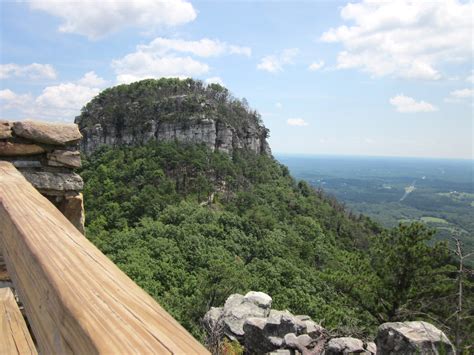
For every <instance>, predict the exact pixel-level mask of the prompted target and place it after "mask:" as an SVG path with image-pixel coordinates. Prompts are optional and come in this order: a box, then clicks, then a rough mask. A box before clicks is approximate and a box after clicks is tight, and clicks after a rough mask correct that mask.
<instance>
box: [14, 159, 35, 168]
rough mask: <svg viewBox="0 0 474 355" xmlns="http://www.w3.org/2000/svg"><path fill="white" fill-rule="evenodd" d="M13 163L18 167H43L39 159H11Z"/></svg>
mask: <svg viewBox="0 0 474 355" xmlns="http://www.w3.org/2000/svg"><path fill="white" fill-rule="evenodd" d="M11 163H12V164H13V165H14V166H15V168H18V169H25V168H41V162H40V161H39V160H11Z"/></svg>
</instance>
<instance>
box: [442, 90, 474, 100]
mask: <svg viewBox="0 0 474 355" xmlns="http://www.w3.org/2000/svg"><path fill="white" fill-rule="evenodd" d="M468 99H470V100H471V102H472V100H473V99H474V89H468V88H466V89H459V90H454V91H451V92H450V93H449V96H448V97H447V98H445V99H444V101H445V102H449V103H462V102H466V101H467V100H468Z"/></svg>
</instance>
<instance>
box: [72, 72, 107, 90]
mask: <svg viewBox="0 0 474 355" xmlns="http://www.w3.org/2000/svg"><path fill="white" fill-rule="evenodd" d="M77 84H79V85H81V86H87V87H91V88H101V87H103V86H104V85H105V84H107V81H106V80H104V79H103V78H101V77H99V76H97V74H96V73H95V72H94V71H90V72H87V73H85V74H84V76H83V77H82V78H80V79H79V80H78V81H77Z"/></svg>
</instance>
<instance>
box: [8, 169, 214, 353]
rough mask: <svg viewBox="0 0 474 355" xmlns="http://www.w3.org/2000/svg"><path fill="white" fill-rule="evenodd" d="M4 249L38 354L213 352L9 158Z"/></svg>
mask: <svg viewBox="0 0 474 355" xmlns="http://www.w3.org/2000/svg"><path fill="white" fill-rule="evenodd" d="M0 251H1V252H2V253H3V257H4V259H5V262H6V265H7V270H8V273H9V275H10V276H11V278H12V280H13V285H14V286H15V289H16V290H17V292H18V294H19V297H20V300H21V301H22V303H23V305H24V307H25V311H26V315H27V319H28V322H29V324H30V326H31V329H32V331H33V335H34V338H35V339H36V344H37V347H38V351H39V352H40V353H43V354H69V353H74V354H99V353H100V354H137V353H142V354H207V353H208V352H207V350H206V349H205V348H204V347H203V346H202V345H201V344H200V343H199V342H198V341H196V340H195V339H194V338H193V337H192V336H191V335H190V334H189V333H188V332H187V331H186V330H185V329H184V328H183V327H182V326H181V325H180V324H179V323H178V322H177V321H176V320H175V319H173V318H172V317H171V316H170V315H169V314H168V313H167V312H166V311H165V310H163V308H161V306H160V305H159V304H158V303H157V302H156V301H155V300H154V299H153V298H152V297H150V296H149V295H148V294H147V293H146V292H145V291H144V290H142V289H141V288H140V287H139V286H137V285H136V284H135V283H134V282H133V281H132V280H131V279H130V278H129V277H128V276H126V275H125V274H124V273H123V272H122V271H121V270H120V269H119V268H118V267H117V266H115V265H114V264H113V263H112V262H111V261H110V260H109V259H108V258H107V257H106V256H105V255H104V254H102V253H101V252H100V251H99V250H98V249H97V248H96V247H95V246H94V245H93V244H92V243H90V242H89V241H88V240H87V239H86V238H85V237H84V236H83V235H82V234H81V233H80V232H79V231H78V230H77V229H76V228H75V227H74V226H73V225H72V224H71V223H70V222H69V221H68V220H67V219H66V218H65V217H64V216H63V215H62V214H61V213H60V212H59V211H58V210H57V209H56V208H55V207H54V206H53V205H52V204H51V203H50V202H49V201H48V200H47V199H46V198H45V197H43V196H41V195H40V194H39V193H38V192H37V191H36V190H35V189H34V188H33V186H31V185H30V184H29V183H28V182H27V181H26V180H25V179H24V178H23V176H22V175H21V174H20V173H19V172H18V171H17V170H16V169H15V168H14V167H13V166H12V165H11V164H10V163H7V162H0Z"/></svg>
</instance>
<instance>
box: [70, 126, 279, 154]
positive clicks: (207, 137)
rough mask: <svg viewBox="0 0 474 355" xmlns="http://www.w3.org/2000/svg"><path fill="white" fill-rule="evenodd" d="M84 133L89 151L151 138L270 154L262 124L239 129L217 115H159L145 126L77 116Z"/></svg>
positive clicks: (225, 151)
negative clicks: (87, 120) (84, 120)
mask: <svg viewBox="0 0 474 355" xmlns="http://www.w3.org/2000/svg"><path fill="white" fill-rule="evenodd" d="M76 122H77V123H78V124H79V126H80V131H81V133H82V135H83V139H82V141H81V151H82V152H84V153H85V154H87V155H89V154H91V153H92V152H94V151H95V150H97V149H98V148H99V147H101V146H103V145H109V146H121V145H140V144H143V143H145V142H148V141H150V140H153V139H154V140H157V141H178V142H184V143H195V144H204V145H206V146H207V147H208V148H209V149H211V150H218V151H221V152H224V153H228V154H231V153H232V152H233V151H234V150H235V149H239V148H245V149H248V150H251V151H253V152H255V153H258V154H267V155H271V150H270V147H269V145H268V143H267V141H266V134H267V131H266V129H265V128H264V127H262V126H257V125H255V126H249V127H245V128H244V129H243V130H242V129H240V130H237V129H235V128H233V127H231V126H229V125H228V124H226V123H224V122H222V121H221V120H219V119H218V118H202V117H199V118H197V117H190V118H189V119H187V120H185V121H165V120H160V118H159V117H157V118H156V119H155V120H149V121H147V122H146V123H145V124H144V127H136V126H132V125H130V126H127V125H126V122H125V125H124V126H122V125H120V126H119V125H113V124H100V123H96V124H95V125H90V123H89V125H86V124H83V123H82V122H81V120H80V119H77V120H76Z"/></svg>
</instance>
